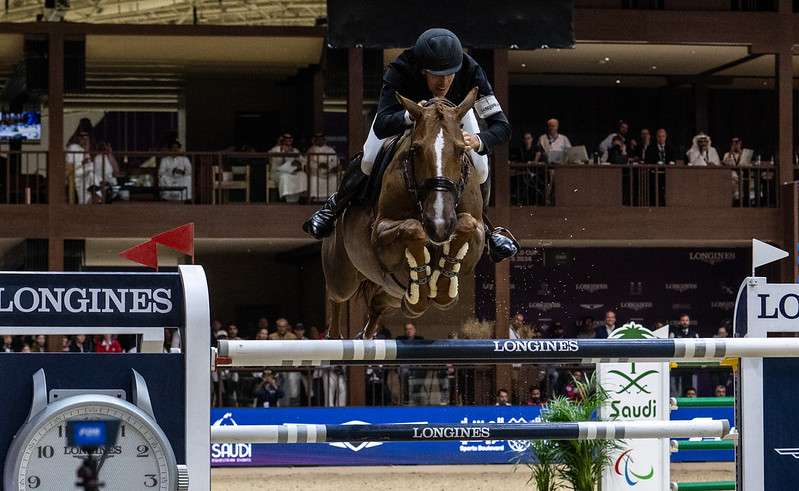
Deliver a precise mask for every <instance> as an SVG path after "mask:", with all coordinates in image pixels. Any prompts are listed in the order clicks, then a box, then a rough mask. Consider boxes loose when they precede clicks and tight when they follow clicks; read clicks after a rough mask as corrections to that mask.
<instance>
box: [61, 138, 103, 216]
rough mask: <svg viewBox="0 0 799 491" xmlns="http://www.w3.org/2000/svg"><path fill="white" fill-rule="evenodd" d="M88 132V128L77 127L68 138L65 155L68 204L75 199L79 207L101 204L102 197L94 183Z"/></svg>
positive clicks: (90, 139) (93, 164)
mask: <svg viewBox="0 0 799 491" xmlns="http://www.w3.org/2000/svg"><path fill="white" fill-rule="evenodd" d="M90 131H91V129H90V128H83V129H81V128H80V127H79V128H78V130H77V131H76V133H75V134H74V135H73V136H72V138H70V140H69V144H68V145H67V148H66V154H65V158H66V162H65V170H66V176H67V184H68V187H69V191H68V194H69V202H70V203H73V202H75V201H74V200H75V199H77V203H78V204H79V205H89V204H92V203H100V202H102V195H101V194H100V192H99V189H98V188H97V187H96V186H97V183H96V182H95V174H94V168H95V161H94V159H93V158H92V151H93V148H92V137H91V133H90ZM73 193H74V195H73Z"/></svg>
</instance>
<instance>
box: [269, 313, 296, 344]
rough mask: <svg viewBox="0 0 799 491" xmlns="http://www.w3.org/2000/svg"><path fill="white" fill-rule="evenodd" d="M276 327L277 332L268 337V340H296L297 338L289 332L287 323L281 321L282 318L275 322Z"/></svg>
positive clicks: (289, 328)
mask: <svg viewBox="0 0 799 491" xmlns="http://www.w3.org/2000/svg"><path fill="white" fill-rule="evenodd" d="M275 324H276V325H277V331H275V332H273V333H272V334H270V335H269V339H276V340H288V339H297V336H295V335H294V333H293V332H291V325H290V324H289V321H287V320H286V319H283V318H282V317H281V318H280V319H278V320H277V322H276V323H275Z"/></svg>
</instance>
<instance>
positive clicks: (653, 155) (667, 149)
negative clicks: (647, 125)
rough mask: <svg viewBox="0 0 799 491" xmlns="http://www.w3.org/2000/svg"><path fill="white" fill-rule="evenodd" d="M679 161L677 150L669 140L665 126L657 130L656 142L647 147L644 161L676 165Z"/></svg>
mask: <svg viewBox="0 0 799 491" xmlns="http://www.w3.org/2000/svg"><path fill="white" fill-rule="evenodd" d="M676 161H677V151H676V150H675V149H674V147H672V146H671V144H670V143H669V142H668V133H666V130H665V129H663V128H659V129H658V130H657V132H655V144H654V145H651V146H649V147H647V151H646V154H644V163H646V164H658V165H674V163H675V162H676Z"/></svg>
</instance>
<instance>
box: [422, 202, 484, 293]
mask: <svg viewBox="0 0 799 491" xmlns="http://www.w3.org/2000/svg"><path fill="white" fill-rule="evenodd" d="M477 227H478V222H477V220H476V219H475V218H474V217H473V216H472V215H470V214H469V213H458V224H457V225H456V226H455V234H454V235H453V237H452V239H451V240H450V241H449V242H446V243H445V244H444V245H442V247H441V257H440V259H439V260H438V264H437V265H436V267H435V269H434V271H433V274H432V276H431V278H430V288H429V291H430V293H429V295H430V298H432V299H433V301H434V302H435V303H436V305H437V306H439V307H447V306H449V305H451V304H452V303H453V302H455V301H456V300H457V299H458V273H459V272H460V270H461V263H462V262H463V258H464V257H466V254H467V253H468V252H469V243H470V242H471V239H472V237H473V236H474V234H475V233H476V232H477Z"/></svg>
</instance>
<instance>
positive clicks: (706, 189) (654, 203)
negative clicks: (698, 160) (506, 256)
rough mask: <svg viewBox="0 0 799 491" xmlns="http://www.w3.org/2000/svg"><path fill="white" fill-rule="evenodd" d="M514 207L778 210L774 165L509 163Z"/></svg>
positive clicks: (777, 181) (776, 179)
mask: <svg viewBox="0 0 799 491" xmlns="http://www.w3.org/2000/svg"><path fill="white" fill-rule="evenodd" d="M510 168H511V187H510V189H511V195H510V201H511V205H513V206H547V207H550V206H629V207H667V206H669V207H679V206H683V207H684V206H696V207H710V208H713V207H716V208H725V207H734V208H774V207H777V206H779V199H778V198H779V179H778V175H777V167H776V166H775V165H774V164H773V163H772V162H768V163H763V164H761V165H752V166H739V167H725V166H719V167H715V166H711V167H690V166H685V165H672V166H662V165H559V164H539V163H511V164H510Z"/></svg>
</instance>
